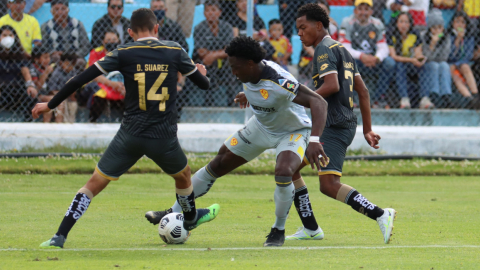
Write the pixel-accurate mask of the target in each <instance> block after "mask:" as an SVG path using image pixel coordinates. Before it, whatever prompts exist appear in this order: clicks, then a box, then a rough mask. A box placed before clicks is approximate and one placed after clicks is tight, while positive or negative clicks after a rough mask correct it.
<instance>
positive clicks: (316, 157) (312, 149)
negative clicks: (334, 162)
mask: <svg viewBox="0 0 480 270" xmlns="http://www.w3.org/2000/svg"><path fill="white" fill-rule="evenodd" d="M306 155H307V158H308V161H310V166H311V167H312V170H315V168H314V166H313V165H314V164H315V166H316V167H317V170H318V171H321V167H326V166H327V164H328V157H327V154H325V151H323V146H322V145H321V144H320V143H318V142H311V143H309V144H308V147H307V153H306Z"/></svg>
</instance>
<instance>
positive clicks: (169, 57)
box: [32, 8, 220, 248]
mask: <svg viewBox="0 0 480 270" xmlns="http://www.w3.org/2000/svg"><path fill="white" fill-rule="evenodd" d="M130 24H131V26H130V29H128V32H129V34H130V36H131V37H132V38H133V40H134V42H131V43H128V44H125V45H120V46H118V48H117V49H115V50H113V51H112V52H110V53H108V54H107V55H106V56H105V57H104V58H102V59H100V60H99V61H98V62H96V63H95V64H94V65H92V66H90V67H89V68H88V69H86V70H85V71H84V72H83V73H81V74H79V75H78V76H76V77H73V78H72V79H70V81H68V82H67V83H66V84H65V86H64V87H63V88H62V89H61V90H60V92H59V93H58V94H57V95H55V97H53V98H52V100H51V101H50V102H48V103H38V104H37V105H36V106H35V108H34V109H33V110H32V114H33V117H34V118H38V116H39V115H40V114H42V113H45V112H49V111H50V110H53V109H55V107H57V106H58V105H59V104H60V103H61V102H62V101H63V100H65V99H66V98H67V97H68V96H70V95H71V94H72V93H73V92H75V91H76V90H77V89H78V88H80V87H81V86H82V85H84V84H86V83H88V82H90V81H91V80H93V79H95V78H96V77H98V76H100V75H102V74H107V73H109V72H111V71H115V70H117V71H120V72H121V73H122V75H123V76H124V78H125V89H126V95H125V112H124V117H123V120H122V124H121V127H120V129H119V131H118V132H117V134H116V135H115V137H114V138H113V140H112V142H111V143H110V145H109V146H108V148H107V150H106V151H105V154H104V155H103V156H102V158H101V159H100V161H99V162H98V164H97V167H96V168H95V171H94V173H93V175H92V177H91V178H90V180H89V181H88V182H87V183H86V184H85V186H83V187H82V188H80V190H79V191H78V193H77V194H76V195H75V198H74V199H73V201H72V203H71V205H70V207H69V208H68V210H67V213H66V214H65V217H64V218H63V221H62V223H61V224H60V227H59V228H58V231H57V233H56V234H55V235H54V236H53V237H52V238H51V239H50V240H48V241H46V242H44V243H42V244H41V245H40V247H41V248H63V245H64V243H65V240H66V238H67V236H68V233H69V231H70V230H71V228H72V227H73V225H74V224H75V222H76V221H77V220H78V219H79V218H80V217H81V216H82V215H83V214H84V213H85V211H86V210H87V208H88V206H89V205H90V202H91V200H92V199H93V197H94V196H96V195H97V194H98V193H100V192H101V191H102V190H103V189H104V188H105V187H106V186H107V185H108V184H109V183H110V181H115V180H118V178H119V177H120V176H121V175H122V174H123V173H125V172H126V171H128V169H130V167H132V166H133V165H134V164H135V163H136V162H137V160H138V159H139V158H141V157H142V156H143V155H146V156H147V157H149V158H151V159H152V160H153V161H154V162H155V163H156V164H157V165H158V166H160V167H161V168H162V169H163V171H165V172H166V173H167V174H169V175H170V176H172V177H173V178H174V179H175V187H176V196H177V201H178V203H179V205H180V206H181V211H183V214H184V225H183V226H184V228H185V229H186V230H189V231H190V230H192V229H194V228H196V227H197V226H199V225H200V224H202V223H205V222H208V221H211V220H213V219H214V218H215V217H216V216H217V214H218V211H219V209H220V207H219V205H218V204H214V205H212V206H210V207H208V208H206V209H196V206H195V196H194V193H193V187H192V183H191V179H190V167H189V166H188V163H187V158H186V156H185V154H184V153H183V151H182V149H181V147H180V144H179V143H178V139H177V109H176V107H175V101H176V97H177V76H178V72H180V73H181V74H183V75H185V76H188V78H189V79H190V80H191V81H192V82H193V83H195V84H196V85H197V86H199V87H200V88H201V89H208V88H209V85H210V81H209V79H208V78H207V77H206V76H205V75H206V70H205V67H204V66H203V65H199V64H197V65H195V64H194V63H193V61H192V60H191V59H190V57H189V56H188V54H187V53H186V52H185V51H184V50H183V49H182V47H181V46H180V45H179V44H177V43H175V42H172V41H159V40H158V39H157V38H156V37H157V33H158V24H157V18H156V17H155V15H154V13H153V12H152V11H151V10H150V9H146V8H141V9H138V10H136V11H134V12H133V14H132V18H131V21H130Z"/></svg>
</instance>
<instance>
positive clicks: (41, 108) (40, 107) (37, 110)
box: [32, 102, 51, 119]
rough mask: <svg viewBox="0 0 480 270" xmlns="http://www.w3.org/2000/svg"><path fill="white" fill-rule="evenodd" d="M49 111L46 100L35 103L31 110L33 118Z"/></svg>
mask: <svg viewBox="0 0 480 270" xmlns="http://www.w3.org/2000/svg"><path fill="white" fill-rule="evenodd" d="M50 111H51V110H50V108H48V103H47V102H42V103H37V105H35V107H33V110H32V116H33V119H37V118H38V117H40V115H41V114H44V113H47V112H50Z"/></svg>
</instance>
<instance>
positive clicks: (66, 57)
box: [60, 52, 78, 63]
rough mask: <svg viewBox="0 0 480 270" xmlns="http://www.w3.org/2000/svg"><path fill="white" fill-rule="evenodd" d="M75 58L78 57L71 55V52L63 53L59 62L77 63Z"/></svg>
mask: <svg viewBox="0 0 480 270" xmlns="http://www.w3.org/2000/svg"><path fill="white" fill-rule="evenodd" d="M77 58H78V55H76V54H75V53H71V52H64V53H62V55H61V56H60V60H61V61H62V62H63V61H69V62H72V63H75V62H76V61H77Z"/></svg>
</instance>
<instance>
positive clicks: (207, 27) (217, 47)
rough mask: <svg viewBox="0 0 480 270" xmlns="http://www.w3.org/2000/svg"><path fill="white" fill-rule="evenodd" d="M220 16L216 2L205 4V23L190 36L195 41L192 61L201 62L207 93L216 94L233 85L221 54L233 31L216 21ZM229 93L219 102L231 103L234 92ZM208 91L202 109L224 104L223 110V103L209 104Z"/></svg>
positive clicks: (232, 79)
mask: <svg viewBox="0 0 480 270" xmlns="http://www.w3.org/2000/svg"><path fill="white" fill-rule="evenodd" d="M221 13H222V11H221V9H220V6H219V4H218V2H217V1H206V2H205V4H204V15H205V20H204V21H202V22H200V23H199V24H198V25H197V26H195V29H194V32H193V38H194V41H195V49H194V52H193V59H194V60H196V61H201V62H202V63H203V64H204V65H205V66H206V68H207V71H208V74H210V80H211V82H210V90H212V91H218V90H219V87H220V85H226V86H230V85H232V84H233V83H234V82H235V80H234V78H233V76H232V74H231V69H230V66H229V65H228V61H226V58H227V53H225V47H226V46H227V45H228V44H229V42H230V41H231V40H232V39H233V29H232V26H231V25H230V24H229V23H227V22H225V21H223V20H220V19H219V18H220V15H221ZM229 90H230V91H227V94H226V95H227V96H226V97H222V98H227V99H228V101H229V102H231V101H233V97H234V96H235V94H236V90H238V89H229ZM212 91H207V92H206V95H207V98H206V101H205V103H206V104H205V105H207V106H212V105H214V104H216V105H218V104H222V103H224V104H223V106H225V105H226V103H225V102H224V101H222V102H220V101H219V102H216V100H213V93H212Z"/></svg>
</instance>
